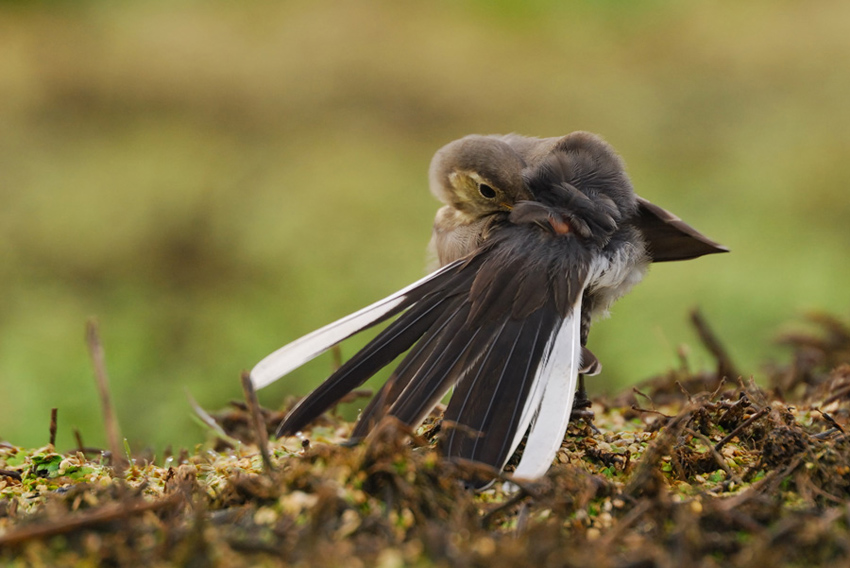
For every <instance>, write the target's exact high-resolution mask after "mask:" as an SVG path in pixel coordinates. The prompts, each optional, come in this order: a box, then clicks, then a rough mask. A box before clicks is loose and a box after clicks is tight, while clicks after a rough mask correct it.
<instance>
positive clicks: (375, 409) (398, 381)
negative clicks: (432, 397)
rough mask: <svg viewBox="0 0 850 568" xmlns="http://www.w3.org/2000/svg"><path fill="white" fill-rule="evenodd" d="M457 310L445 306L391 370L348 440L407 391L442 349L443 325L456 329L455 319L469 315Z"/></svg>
mask: <svg viewBox="0 0 850 568" xmlns="http://www.w3.org/2000/svg"><path fill="white" fill-rule="evenodd" d="M462 300H463V299H462V298H456V299H455V300H454V304H455V305H457V304H461V302H462ZM462 307H463V306H462ZM460 311H461V312H462V313H461V314H459V313H458V309H457V308H456V307H452V306H449V307H446V309H445V312H446V313H444V316H443V317H442V318H441V319H440V321H438V322H437V323H436V324H435V328H436V329H435V330H433V331H428V332H427V333H426V334H425V335H424V336H423V338H422V339H421V340H420V341H419V342H418V343H417V344H416V345H415V346H414V347H413V349H411V350H410V352H409V353H408V354H407V355H406V356H405V358H404V360H402V362H401V363H400V364H399V366H398V367H397V368H396V370H395V371H393V374H392V375H391V376H390V378H389V380H388V381H387V382H386V383H385V384H384V386H383V387H381V389H380V390H379V391H378V393H377V394H376V395H375V396H374V397H373V398H372V400H371V402H370V403H369V404H368V405H367V406H366V408H365V409H363V412H362V413H361V414H360V419H359V420H358V421H357V424H356V425H355V426H354V430H353V431H352V433H351V438H352V440H357V439H361V438H363V437H365V436H366V435H367V434H368V433H369V431H370V430H371V429H372V427H373V426H374V425H375V424H377V422H378V421H379V420H380V419H381V418H382V417H383V416H384V415H385V414H386V413H387V411H388V409H389V408H390V407H391V406H392V405H393V404H395V402H396V401H397V400H398V398H399V396H400V395H401V394H402V392H405V391H406V390H407V388H408V385H409V384H410V382H411V380H413V378H414V377H416V376H417V375H418V371H419V370H420V369H422V368H423V366H426V365H427V361H428V360H429V358H431V357H433V356H434V354H435V352H436V353H439V352H440V349H441V348H442V347H444V345H443V343H444V342H442V341H441V338H442V337H444V335H445V334H444V333H443V331H444V330H445V329H446V328H447V326H451V327H450V329H451V330H454V329H455V328H456V327H457V326H456V325H451V324H452V323H454V322H457V321H458V318H459V317H460V318H463V319H465V318H466V316H467V314H468V312H469V310H468V307H467V309H461V310H460ZM463 319H460V321H463ZM434 404H436V402H435V403H434ZM404 422H405V423H407V424H409V425H411V426H413V425H414V424H413V423H412V421H409V420H404Z"/></svg>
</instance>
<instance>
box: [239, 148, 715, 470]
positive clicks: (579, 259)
mask: <svg viewBox="0 0 850 568" xmlns="http://www.w3.org/2000/svg"><path fill="white" fill-rule="evenodd" d="M430 185H431V191H432V192H433V193H434V194H435V195H436V196H437V197H438V198H439V199H440V200H441V201H442V202H443V203H444V204H445V205H444V206H443V207H442V208H441V209H440V210H439V211H438V213H437V217H436V219H435V223H434V231H433V235H432V240H431V248H432V252H433V254H434V255H435V256H436V258H437V262H438V263H439V266H440V267H439V268H437V269H436V270H435V271H434V272H432V273H431V274H429V275H428V276H426V277H424V278H423V279H421V280H419V281H418V282H415V283H413V284H412V285H410V286H408V287H407V288H404V289H403V290H400V291H399V292H396V293H395V294H392V295H391V296H388V297H387V298H384V299H382V300H380V301H378V302H376V303H374V304H372V305H370V306H368V307H366V308H363V309H362V310H360V311H358V312H356V313H354V314H351V315H349V316H347V317H345V318H342V319H340V320H338V321H336V322H334V323H331V324H329V325H327V326H325V327H323V328H321V329H319V330H317V331H314V332H313V333H310V334H308V335H306V336H304V337H302V338H300V339H297V340H295V341H293V342H292V343H290V344H288V345H286V346H284V347H282V348H280V349H278V350H277V351H275V352H274V353H272V354H271V355H269V356H268V357H266V358H265V359H263V360H262V361H260V363H258V364H257V365H256V366H255V367H254V369H253V370H252V371H251V378H252V380H253V382H254V385H255V386H256V387H257V388H261V387H263V386H266V385H267V384H269V383H271V382H273V381H275V380H277V379H278V378H280V377H282V376H283V375H285V374H287V373H289V372H290V371H292V370H293V369H295V368H297V367H299V366H301V365H302V364H304V363H305V362H307V361H309V360H311V359H312V358H314V357H316V356H317V355H319V354H320V353H322V352H324V351H325V350H327V349H329V348H330V347H332V346H333V345H335V344H337V343H339V342H341V341H342V340H344V339H346V338H348V337H350V336H352V335H354V334H356V333H358V332H360V331H362V330H364V329H367V328H369V327H372V326H374V325H376V324H378V323H380V322H383V321H386V320H388V319H390V318H393V317H395V316H397V317H396V319H395V320H394V321H393V322H392V323H390V324H389V325H388V326H387V327H386V328H385V329H384V330H383V331H382V332H381V333H379V334H378V335H377V337H375V339H373V340H372V341H371V342H370V343H368V344H367V345H366V346H365V347H364V348H363V349H362V350H360V351H359V352H358V353H356V354H355V355H354V356H353V357H351V359H349V360H348V361H346V362H345V363H344V364H343V365H342V366H341V367H340V368H339V369H338V370H337V371H336V372H334V373H333V374H332V375H331V376H330V377H329V378H328V379H327V380H326V381H325V382H324V383H322V384H321V385H320V386H319V387H318V388H316V390H314V391H313V392H312V393H310V394H309V395H307V396H306V397H305V398H304V399H302V400H301V401H300V402H299V403H298V404H297V405H296V406H295V407H294V408H293V409H292V410H291V411H290V412H289V414H288V415H287V416H286V418H285V419H284V420H283V422H282V423H281V425H280V428H279V430H278V433H279V434H280V435H292V434H294V433H296V432H297V431H299V430H301V429H302V428H304V427H305V426H307V425H308V424H309V423H310V422H312V421H313V420H315V419H316V418H318V417H319V416H320V415H321V414H322V413H323V412H324V411H325V410H327V409H328V408H330V407H331V406H332V405H334V404H335V403H336V402H338V401H339V400H340V399H341V398H342V397H343V396H345V395H346V394H347V393H348V392H350V391H351V390H352V389H354V388H356V387H358V386H360V385H361V384H363V383H364V382H365V381H366V380H367V379H368V378H369V377H371V376H372V375H374V374H375V373H376V372H377V371H378V370H380V369H381V368H383V367H384V366H386V365H388V364H390V363H391V362H392V361H393V360H395V359H396V358H397V357H398V356H399V355H401V354H402V353H404V352H405V351H407V354H406V355H405V356H404V358H403V359H402V360H401V362H400V363H399V364H398V366H397V367H396V368H395V370H394V371H393V373H392V374H391V376H390V378H389V380H388V381H387V382H386V383H385V384H384V386H383V387H382V388H381V389H380V390H379V392H378V393H377V394H376V396H375V397H374V398H373V399H372V401H371V402H370V403H369V404H368V405H367V406H366V408H365V409H364V410H363V412H362V413H361V415H360V418H359V420H358V422H357V424H356V425H355V427H354V430H353V432H352V438H353V439H359V438H362V437H364V436H365V435H367V434H368V433H369V431H370V429H371V428H372V427H373V426H374V425H375V424H376V423H377V422H378V421H379V420H380V419H381V418H383V417H384V416H394V417H395V418H397V419H398V420H400V421H401V422H402V423H404V424H407V425H409V426H411V427H415V426H417V425H418V424H419V423H421V422H422V420H424V418H425V417H426V416H427V415H428V413H429V412H430V411H431V410H432V409H433V408H434V406H436V405H437V403H439V401H440V400H441V399H442V398H443V397H444V396H445V395H446V394H447V393H448V392H449V390H451V389H453V392H452V395H451V398H450V400H449V402H448V406H447V408H446V411H445V414H444V416H443V428H442V430H441V434H440V436H441V438H440V441H439V448H440V450H441V451H442V452H443V453H444V455H446V456H447V457H449V458H462V459H467V460H472V461H476V462H481V463H484V464H488V465H490V466H493V467H494V468H496V469H499V470H501V469H502V468H504V466H505V464H506V463H507V461H508V460H509V459H510V457H511V455H512V454H513V453H514V451H515V450H516V449H517V447H518V446H519V444H520V442H521V441H522V439H523V438H524V437H525V436H526V435H527V436H528V437H527V440H526V445H525V449H524V451H523V454H522V457H521V459H520V462H519V465H518V466H517V469H516V471H515V472H514V475H515V476H516V477H520V478H536V477H539V476H541V475H543V474H544V473H545V472H546V470H547V469H548V468H549V466H550V464H551V462H552V460H553V459H554V457H555V455H556V454H557V451H558V448H559V447H560V445H561V442H562V440H563V437H564V434H565V432H566V429H567V424H568V422H569V418H570V414H571V411H572V408H573V403H574V396H575V392H576V387H577V384H578V378H579V376H580V374H582V373H594V372H598V370H599V363H598V361H597V360H596V358H595V357H594V356H593V354H592V353H590V351H588V350H587V348H586V347H585V344H586V342H587V335H588V331H589V328H590V322H591V321H592V319H593V318H594V317H597V316H599V315H601V314H604V313H606V312H607V310H608V308H609V307H610V305H611V304H612V303H613V302H614V301H615V300H616V299H617V298H619V297H620V296H622V295H623V294H625V293H626V292H627V291H628V290H629V289H631V287H632V286H634V285H635V284H636V283H637V282H639V281H640V280H641V278H643V276H644V274H645V272H646V270H647V268H648V266H649V264H650V263H651V262H659V261H669V260H684V259H689V258H695V257H698V256H702V255H705V254H711V253H717V252H725V251H727V250H728V249H726V248H725V247H723V246H721V245H719V244H717V243H715V242H713V241H711V240H710V239H708V238H707V237H705V236H704V235H702V234H701V233H699V232H698V231H696V230H695V229H693V228H692V227H690V226H689V225H687V224H686V223H684V222H683V221H681V220H680V219H679V218H678V217H676V216H675V215H673V214H672V213H669V212H668V211H666V210H664V209H662V208H660V207H658V206H656V205H653V204H652V203H650V202H649V201H647V200H645V199H642V198H640V197H638V196H637V195H635V193H634V191H633V189H632V185H631V182H630V181H629V179H628V177H627V175H626V173H625V169H624V165H623V162H622V160H621V159H620V157H619V156H618V155H617V154H616V153H615V152H614V150H613V149H612V148H611V147H610V146H609V145H608V144H607V143H606V142H604V141H603V140H602V139H601V138H599V137H598V136H595V135H593V134H589V133H586V132H574V133H572V134H569V135H567V136H564V137H561V138H545V139H537V138H526V137H522V136H518V135H514V134H512V135H507V136H467V137H465V138H462V139H460V140H457V141H454V142H452V143H450V144H448V145H446V146H445V147H443V148H442V149H440V150H439V151H438V152H437V154H436V155H435V156H434V159H433V161H432V164H431V169H430ZM408 350H409V351H408Z"/></svg>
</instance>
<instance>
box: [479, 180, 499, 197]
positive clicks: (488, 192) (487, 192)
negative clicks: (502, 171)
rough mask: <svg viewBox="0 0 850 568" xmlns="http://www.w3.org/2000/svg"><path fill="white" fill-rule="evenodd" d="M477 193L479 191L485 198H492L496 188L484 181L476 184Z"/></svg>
mask: <svg viewBox="0 0 850 568" xmlns="http://www.w3.org/2000/svg"><path fill="white" fill-rule="evenodd" d="M478 193H480V194H481V195H482V196H483V197H486V198H487V199H493V198H494V197H496V190H495V189H493V188H492V187H490V186H489V185H487V184H486V183H479V184H478Z"/></svg>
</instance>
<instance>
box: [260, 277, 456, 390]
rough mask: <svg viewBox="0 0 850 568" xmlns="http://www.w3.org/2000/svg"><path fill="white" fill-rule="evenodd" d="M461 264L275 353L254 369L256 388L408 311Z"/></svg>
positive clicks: (419, 281)
mask: <svg viewBox="0 0 850 568" xmlns="http://www.w3.org/2000/svg"><path fill="white" fill-rule="evenodd" d="M461 262H462V261H457V262H454V263H452V264H449V265H446V266H444V267H443V268H441V269H439V270H436V271H434V272H432V273H431V274H429V275H428V276H426V277H424V278H422V279H421V280H418V281H416V282H414V283H413V284H411V285H410V286H407V287H406V288H403V289H402V290H399V291H398V292H396V293H395V294H392V295H390V296H387V297H386V298H384V299H382V300H378V301H377V302H375V303H374V304H372V305H370V306H366V307H365V308H363V309H362V310H359V311H357V312H354V313H353V314H350V315H348V316H345V317H344V318H342V319H339V320H337V321H335V322H333V323H330V324H328V325H326V326H325V327H322V328H321V329H317V330H316V331H314V332H312V333H308V334H307V335H305V336H303V337H301V338H300V339H296V340H295V341H293V342H292V343H289V344H287V345H284V346H283V347H281V348H280V349H278V350H276V351H274V352H273V353H271V354H270V355H268V356H266V357H265V358H264V359H263V360H262V361H260V362H259V363H257V364H256V365H255V366H254V368H253V369H251V381H252V382H253V383H254V388H257V389H261V388H263V387H265V386H267V385H269V384H271V383H273V382H275V381H276V380H278V379H280V378H281V377H283V376H284V375H286V374H288V373H290V372H291V371H293V370H294V369H297V368H298V367H300V366H301V365H303V364H304V363H306V362H308V361H310V360H312V359H314V358H315V357H317V356H319V355H321V354H322V353H324V352H325V351H327V350H328V349H330V348H331V347H333V346H334V345H336V344H337V343H340V342H341V341H343V340H344V339H347V338H349V337H351V336H352V335H355V334H357V333H359V332H361V331H363V330H365V329H368V328H370V327H372V326H374V325H377V324H379V323H381V322H383V321H385V320H387V319H389V318H391V317H393V316H395V315H397V314H398V313H400V312H402V311H404V310H405V309H407V308H408V307H410V306H411V305H412V304H413V303H415V302H416V301H417V300H418V299H420V298H421V297H422V296H423V295H424V294H426V293H427V292H428V291H429V287H428V285H429V284H431V285H433V281H434V279H436V278H439V277H440V276H441V275H444V274H446V273H448V272H450V271H452V270H453V269H455V268H457V266H458V265H459V264H460V263H461Z"/></svg>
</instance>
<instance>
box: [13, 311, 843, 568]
mask: <svg viewBox="0 0 850 568" xmlns="http://www.w3.org/2000/svg"><path fill="white" fill-rule="evenodd" d="M812 322H813V323H814V329H813V330H812V331H811V332H810V333H806V334H797V335H790V336H786V337H785V338H784V341H785V342H786V343H788V344H789V345H790V346H791V347H792V349H793V352H794V357H793V362H792V363H791V364H790V365H788V366H785V367H777V368H774V369H773V370H772V371H771V379H770V384H769V385H767V386H765V387H764V388H762V387H758V386H756V385H755V383H753V382H752V381H750V380H745V379H739V380H734V381H728V380H723V379H722V378H720V376H719V374H718V373H693V372H691V371H689V370H688V369H687V366H686V365H684V364H683V365H682V368H680V369H678V370H675V371H671V372H670V373H668V374H667V375H665V376H662V377H657V378H655V379H653V380H651V381H649V382H647V383H645V384H643V385H640V386H639V387H638V388H636V389H633V390H630V391H629V392H626V393H623V394H622V395H621V396H618V397H613V398H610V399H605V400H599V401H597V402H596V403H595V404H594V407H593V410H594V412H595V415H596V418H595V422H594V424H595V427H596V428H597V429H598V431H594V430H593V429H592V428H591V427H590V426H588V425H587V424H586V423H584V422H583V421H580V420H579V421H576V422H575V423H573V424H572V425H571V426H570V430H569V432H568V434H567V436H566V438H565V440H564V443H563V446H562V451H561V452H560V454H559V455H558V458H557V462H558V463H556V464H555V465H553V467H552V468H551V469H550V471H549V472H548V473H547V475H546V476H545V477H544V478H542V479H540V480H538V481H535V482H521V481H518V482H517V485H516V486H515V488H514V490H513V491H511V490H509V486H508V485H507V484H506V483H504V482H503V480H504V481H507V480H509V479H510V473H506V474H504V475H502V476H501V480H498V481H497V482H496V483H495V484H493V485H492V486H491V487H490V488H489V489H487V490H485V491H482V492H478V493H476V492H472V491H470V490H468V489H465V488H464V486H463V484H462V483H461V482H460V480H462V479H464V478H466V477H469V476H474V475H482V474H485V475H486V474H492V473H493V472H486V471H482V470H481V469H480V467H479V466H476V465H475V464H468V463H452V462H448V461H445V460H443V459H441V458H440V457H439V456H438V454H437V453H436V451H435V450H434V449H433V447H432V442H431V441H430V440H431V439H432V434H433V433H434V432H435V430H437V429H438V428H439V420H438V416H435V417H434V419H433V420H431V421H430V422H429V423H428V424H426V425H425V426H423V427H422V428H421V429H420V430H419V431H417V432H408V431H404V429H403V428H400V427H398V425H396V424H394V423H392V422H384V423H383V424H381V425H380V426H379V427H378V428H377V429H376V431H375V432H374V433H373V435H372V436H371V437H370V438H369V439H368V440H367V442H366V443H363V444H361V445H359V446H356V447H345V446H343V445H339V444H338V442H340V441H342V440H344V438H345V436H346V434H347V432H348V431H349V429H350V427H351V424H350V423H348V422H345V421H344V420H341V419H338V418H336V417H334V416H326V417H325V418H324V419H323V421H322V422H321V423H319V424H317V425H315V426H314V427H313V429H312V430H311V431H309V432H306V433H305V435H304V437H303V438H300V439H299V438H286V439H281V440H276V441H272V442H271V443H270V445H269V449H270V464H271V466H272V467H271V468H269V467H268V466H266V465H264V461H263V459H262V457H261V455H260V453H259V452H258V450H257V447H256V445H254V444H253V443H252V442H251V440H252V439H253V438H254V431H255V430H254V429H252V428H251V426H250V424H251V423H252V420H251V413H250V412H249V410H248V407H247V406H246V405H244V404H241V403H234V404H233V405H232V406H231V407H230V408H228V409H226V410H224V411H221V412H218V413H215V414H214V415H213V417H214V418H215V419H216V421H217V423H218V424H219V425H220V426H221V428H222V429H223V431H224V432H225V433H226V437H225V436H222V435H221V433H219V434H213V433H211V438H210V442H209V443H208V444H205V445H201V446H199V447H197V448H196V449H195V451H194V453H189V452H182V453H181V455H179V456H175V455H172V456H167V457H165V458H164V459H163V458H159V459H153V458H152V457H150V456H149V457H148V458H144V457H142V456H136V457H135V459H133V460H131V462H130V464H129V465H128V466H127V467H126V468H125V469H124V470H123V472H121V473H119V472H118V470H116V469H115V468H113V467H112V466H111V465H110V460H109V456H108V454H103V453H100V452H92V451H90V450H89V449H86V448H78V449H74V450H72V451H68V452H59V451H57V449H55V448H54V447H52V446H47V447H43V448H39V449H24V448H19V447H15V446H13V445H11V444H6V443H4V444H2V445H0V470H2V471H0V474H2V475H0V563H3V564H4V565H10V566H28V565H33V566H78V565H82V566H89V565H90V566H99V565H106V566H124V565H134V566H139V565H147V566H172V565H177V566H183V565H186V566H207V565H213V566H255V565H261V566H291V565H294V566H347V567H348V566H355V567H356V566H364V567H371V566H379V567H385V568H389V567H395V566H451V567H453V566H486V567H488V568H489V567H501V566H505V567H508V566H594V567H607V566H615V567H626V566H629V567H637V566H660V567H666V566H755V565H774V566H816V565H834V564H835V563H836V562H847V559H848V558H850V550H848V548H850V440H848V438H847V436H846V434H845V428H846V427H847V424H848V420H850V330H848V328H847V327H846V326H845V325H843V324H842V323H841V322H839V321H837V320H835V319H833V318H830V317H825V316H816V317H813V318H812ZM726 363H728V362H726ZM721 366H722V365H721V364H719V365H718V367H721ZM281 415H282V413H281V412H280V411H271V410H265V409H263V410H262V418H263V419H264V421H265V424H266V426H267V429H268V431H270V432H272V431H273V430H274V428H275V426H276V424H277V423H278V421H279V420H280V417H281ZM211 432H212V431H211Z"/></svg>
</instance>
